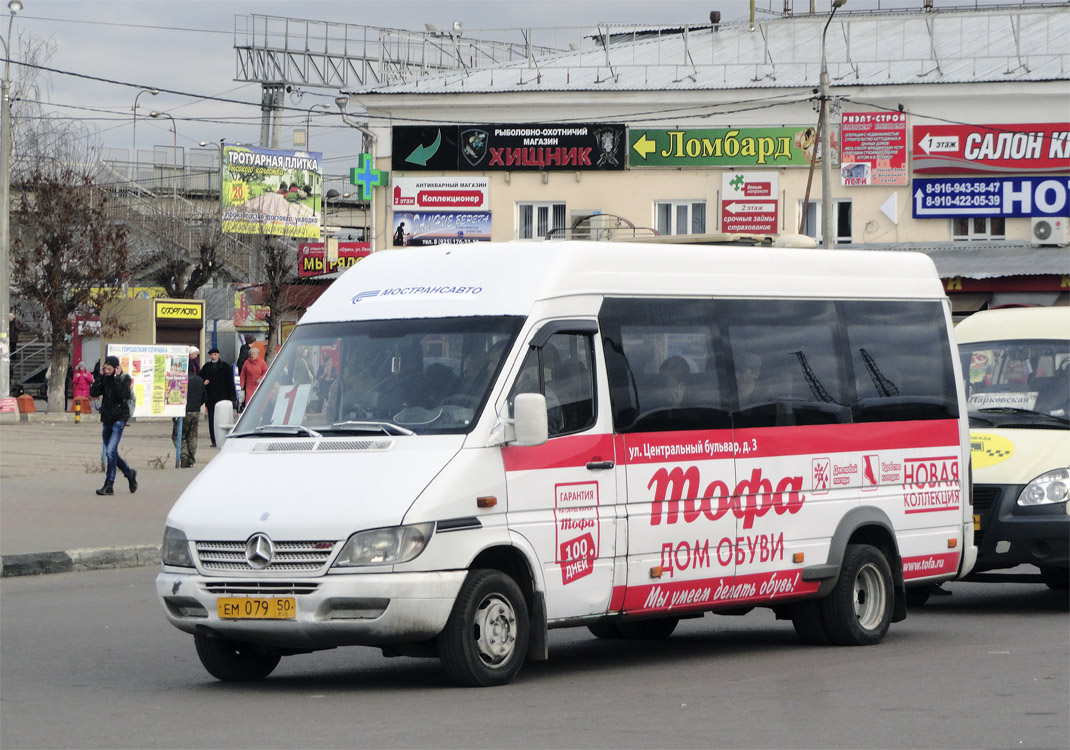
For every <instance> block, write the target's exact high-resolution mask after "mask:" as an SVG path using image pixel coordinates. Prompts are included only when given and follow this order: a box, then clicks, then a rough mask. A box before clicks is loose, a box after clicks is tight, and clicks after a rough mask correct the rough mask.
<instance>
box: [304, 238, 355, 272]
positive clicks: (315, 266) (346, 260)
mask: <svg viewBox="0 0 1070 750" xmlns="http://www.w3.org/2000/svg"><path fill="white" fill-rule="evenodd" d="M371 252H372V250H371V244H370V243H367V242H339V243H338V258H337V259H331V258H328V257H327V251H326V248H324V246H323V243H322V242H305V243H303V244H301V245H298V246H297V275H298V276H300V277H301V278H307V277H310V276H322V275H324V274H327V273H335V272H337V271H344V270H346V269H347V268H349V267H350V266H352V265H354V264H355V263H356V262H357V261H359V260H360V259H361V258H366V257H368V256H369V255H371Z"/></svg>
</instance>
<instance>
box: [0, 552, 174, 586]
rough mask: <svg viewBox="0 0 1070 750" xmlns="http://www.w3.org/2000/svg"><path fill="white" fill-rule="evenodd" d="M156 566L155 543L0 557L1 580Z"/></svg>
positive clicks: (158, 560)
mask: <svg viewBox="0 0 1070 750" xmlns="http://www.w3.org/2000/svg"><path fill="white" fill-rule="evenodd" d="M159 563H160V547H159V545H154V544H143V545H136V546H131V547H98V548H94V549H72V550H67V551H66V552H31V553H28V554H23V555H4V556H3V557H0V578H12V577H14V576H36V575H45V574H48V573H72V572H77V571H83V570H105V569H108V568H137V567H141V566H145V565H158V564H159Z"/></svg>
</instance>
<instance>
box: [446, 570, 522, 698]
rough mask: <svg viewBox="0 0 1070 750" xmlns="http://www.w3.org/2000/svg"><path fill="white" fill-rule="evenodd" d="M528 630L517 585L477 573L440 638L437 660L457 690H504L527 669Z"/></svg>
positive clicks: (496, 573)
mask: <svg viewBox="0 0 1070 750" xmlns="http://www.w3.org/2000/svg"><path fill="white" fill-rule="evenodd" d="M530 628H531V623H530V622H529V619H528V605H527V602H526V601H525V600H524V595H523V594H522V593H521V591H520V587H519V586H517V585H516V582H515V581H514V580H513V579H512V578H510V577H509V576H507V575H505V574H504V573H501V572H499V571H497V570H473V571H472V572H470V573H469V574H468V577H467V578H466V579H465V581H464V583H463V584H462V585H461V590H460V592H459V593H458V594H457V600H456V601H455V602H454V603H453V611H452V612H451V613H450V617H449V619H448V620H447V621H446V627H445V628H444V629H443V630H442V632H441V633H440V634H439V636H438V639H437V645H438V655H439V658H440V659H441V660H442V666H443V667H444V668H445V670H446V674H448V675H449V676H450V679H452V680H453V681H454V682H456V683H457V684H458V685H463V686H466V687H490V686H492V685H505V684H506V683H508V682H509V681H510V680H512V679H513V677H515V676H516V673H517V672H519V671H520V667H521V666H522V665H523V664H524V658H525V657H526V656H527V650H528V636H529V634H530V632H531V631H530Z"/></svg>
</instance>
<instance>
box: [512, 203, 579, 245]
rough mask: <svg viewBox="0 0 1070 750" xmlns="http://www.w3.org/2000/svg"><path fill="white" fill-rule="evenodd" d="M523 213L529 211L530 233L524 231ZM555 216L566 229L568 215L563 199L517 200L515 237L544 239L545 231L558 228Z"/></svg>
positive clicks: (520, 238) (535, 239) (519, 238)
mask: <svg viewBox="0 0 1070 750" xmlns="http://www.w3.org/2000/svg"><path fill="white" fill-rule="evenodd" d="M525 213H530V217H529V223H530V229H531V231H530V234H529V233H525V231H524V215H525ZM555 216H556V217H557V218H558V219H559V220H560V222H561V226H562V227H564V228H566V229H567V228H568V225H567V224H566V222H567V221H568V215H567V214H566V212H565V202H564V201H519V202H518V203H517V204H516V239H518V240H534V241H542V240H544V239H546V233H547V232H549V231H550V230H551V229H556V228H558V227H557V224H556V223H555V221H554V219H555ZM543 227H545V231H543Z"/></svg>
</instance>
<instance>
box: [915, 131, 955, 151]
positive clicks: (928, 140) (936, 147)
mask: <svg viewBox="0 0 1070 750" xmlns="http://www.w3.org/2000/svg"><path fill="white" fill-rule="evenodd" d="M918 145H919V146H921V148H922V150H923V151H924V152H925V153H927V154H931V153H932V152H933V151H958V150H959V137H958V136H957V135H945V136H940V137H937V138H934V137H933V135H932V133H926V134H925V137H924V138H922V139H921V140H920V141H919V142H918Z"/></svg>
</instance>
